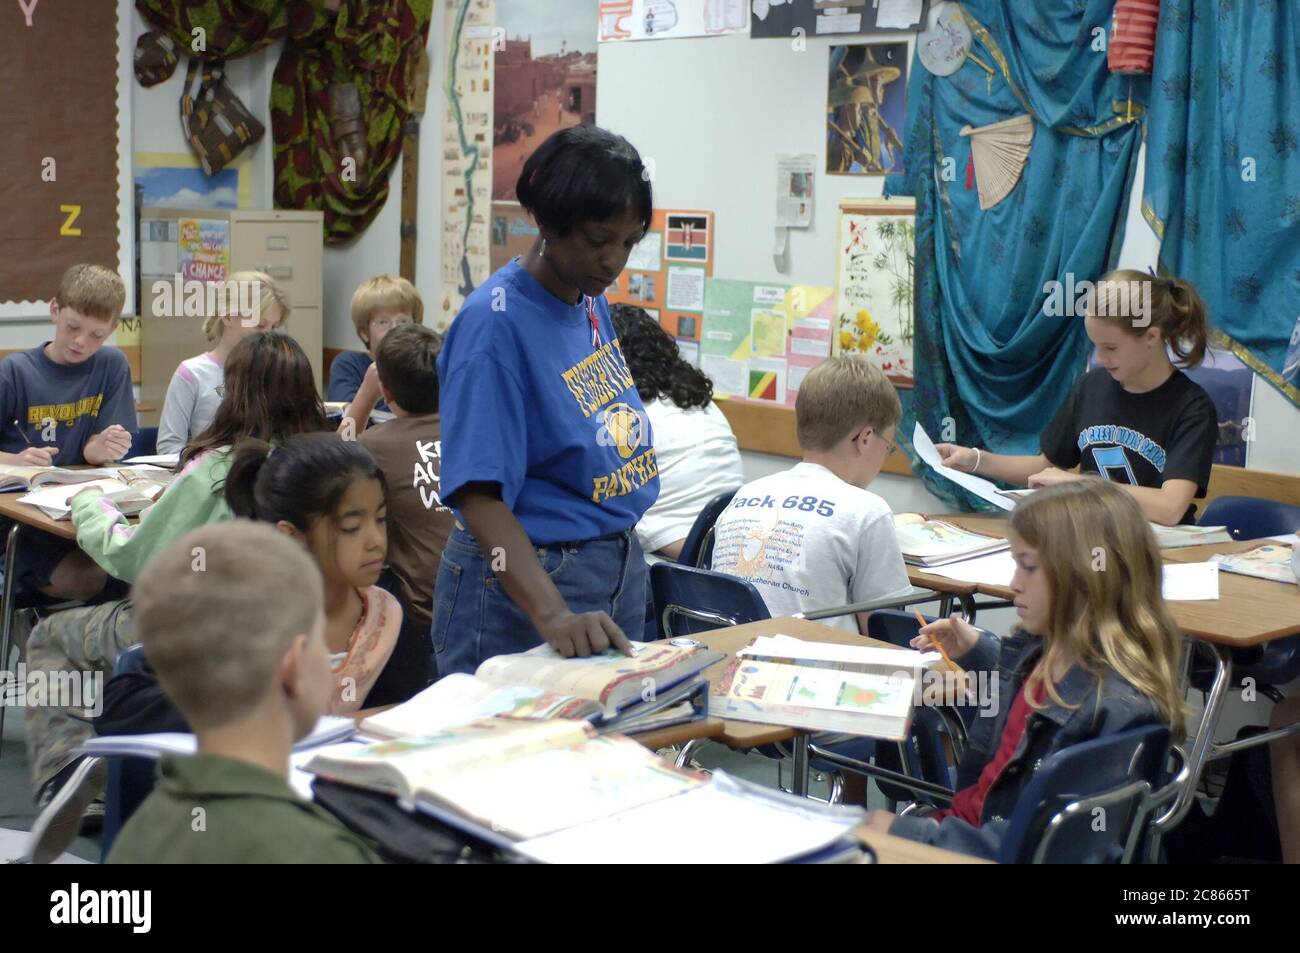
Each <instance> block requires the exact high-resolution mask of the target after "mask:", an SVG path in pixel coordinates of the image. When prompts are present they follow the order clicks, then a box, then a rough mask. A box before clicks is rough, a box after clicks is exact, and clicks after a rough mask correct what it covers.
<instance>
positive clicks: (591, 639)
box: [537, 609, 632, 658]
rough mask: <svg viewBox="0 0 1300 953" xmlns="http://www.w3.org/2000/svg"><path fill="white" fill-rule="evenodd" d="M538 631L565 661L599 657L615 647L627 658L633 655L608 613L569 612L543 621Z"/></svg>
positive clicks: (630, 644)
mask: <svg viewBox="0 0 1300 953" xmlns="http://www.w3.org/2000/svg"><path fill="white" fill-rule="evenodd" d="M537 631H538V632H540V633H541V635H542V638H544V639H545V640H546V643H547V644H548V645H550V646H551V648H553V649H555V651H557V652H559V653H560V654H561V655H563V656H564V657H565V658H573V657H574V656H578V657H579V658H586V657H587V656H589V655H599V654H600V653H601V652H604V651H605V650H606V649H608V648H609V647H610V646H611V645H612V646H613V647H614V648H616V649H618V650H619V651H620V652H622V653H623V654H624V655H631V654H632V643H631V642H629V641H628V638H627V636H626V635H624V634H623V630H622V629H620V628H619V627H618V625H617V624H616V623H615V622H614V620H613V619H611V618H610V617H609V615H608V614H607V613H604V612H570V611H569V610H568V609H565V610H564V611H563V612H561V613H558V614H556V615H554V616H551V617H550V618H548V619H545V620H543V621H542V622H541V623H540V624H538V626H537Z"/></svg>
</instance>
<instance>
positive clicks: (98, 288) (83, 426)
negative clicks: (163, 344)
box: [0, 265, 136, 599]
mask: <svg viewBox="0 0 1300 953" xmlns="http://www.w3.org/2000/svg"><path fill="white" fill-rule="evenodd" d="M125 301H126V289H125V287H124V286H123V285H122V279H121V278H119V277H118V275H117V272H115V271H113V270H111V269H109V268H105V267H103V266H101V265H73V266H72V267H71V268H69V269H68V270H67V271H66V272H64V274H63V278H62V280H61V281H60V282H59V290H58V294H57V295H56V296H55V297H54V299H53V300H52V301H51V302H50V318H51V320H52V321H53V322H54V339H53V340H51V341H47V342H45V343H44V344H41V345H39V346H37V347H34V348H31V349H30V350H27V351H19V352H17V353H15V354H10V355H9V356H8V357H6V358H5V359H4V360H3V361H0V464H9V465H17V466H39V467H47V466H72V465H75V464H79V463H89V464H92V465H94V466H102V465H104V464H107V463H112V462H114V461H116V460H120V459H121V458H122V457H123V456H125V455H126V452H127V451H128V450H129V449H130V448H131V440H132V437H133V434H134V432H135V430H136V416H135V394H134V391H133V390H132V386H131V368H130V365H129V364H128V363H127V360H126V357H125V355H123V354H122V352H121V351H119V350H118V349H117V348H106V347H104V342H105V341H107V340H108V338H109V336H110V335H112V333H113V332H114V331H115V330H117V321H118V318H119V317H120V316H121V313H122V307H123V305H124V303H125ZM9 525H11V524H9V523H8V522H7V521H6V522H5V523H4V525H0V531H3V532H7V531H8V526H9ZM106 580H107V576H106V575H105V574H104V572H103V570H101V569H99V567H97V566H95V564H94V563H93V562H91V561H90V559H89V557H87V556H85V555H84V554H83V553H81V552H80V550H78V549H77V547H76V544H75V543H72V542H70V541H65V540H56V539H54V538H53V537H43V538H42V539H41V541H40V544H39V545H31V546H28V547H25V548H24V554H23V560H22V566H21V568H20V578H19V580H18V584H19V586H20V588H21V589H22V590H24V591H26V592H32V591H39V592H41V593H43V594H45V595H47V596H50V597H52V598H57V599H90V598H92V597H94V596H95V595H96V594H98V593H99V592H100V591H101V590H102V589H103V588H104V584H105V581H106Z"/></svg>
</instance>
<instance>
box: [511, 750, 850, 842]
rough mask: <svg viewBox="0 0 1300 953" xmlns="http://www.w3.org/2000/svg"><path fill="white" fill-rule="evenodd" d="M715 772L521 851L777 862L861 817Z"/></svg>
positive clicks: (830, 837) (839, 834)
mask: <svg viewBox="0 0 1300 953" xmlns="http://www.w3.org/2000/svg"><path fill="white" fill-rule="evenodd" d="M718 774H719V775H721V772H719V773H718ZM715 778H716V781H715V783H713V784H708V785H705V786H703V787H700V788H696V789H694V790H692V791H688V792H686V793H684V794H679V795H677V796H675V797H670V798H665V799H664V800H661V801H655V802H653V803H651V804H645V805H642V806H641V807H636V808H633V809H631V810H628V811H623V812H621V813H618V814H615V815H613V816H611V817H606V818H604V819H602V820H598V821H593V822H592V823H589V824H582V825H579V826H577V827H573V828H570V829H568V830H564V831H559V832H557V833H554V834H548V835H546V836H543V837H537V838H534V839H532V840H529V841H524V842H523V843H521V844H520V845H519V851H520V852H521V853H523V854H526V855H528V856H530V857H534V858H536V859H538V860H542V861H546V862H548V863H553V864H559V863H592V862H597V863H606V864H710V863H725V864H765V863H778V862H780V861H782V860H788V859H790V858H793V857H800V856H802V855H805V854H809V853H811V852H813V851H816V850H817V849H819V848H821V847H825V846H826V845H828V844H831V843H833V842H834V841H836V840H837V839H838V838H840V837H842V836H843V835H845V834H847V833H848V831H849V830H851V829H852V828H853V826H854V825H855V824H856V823H857V820H856V819H855V818H854V817H852V816H851V815H849V816H841V817H834V816H826V815H824V814H821V813H820V812H817V811H815V810H813V809H808V810H800V809H799V807H798V806H797V805H793V806H792V805H791V804H790V803H789V802H787V801H779V800H776V799H775V798H774V799H772V800H770V801H769V800H767V799H759V798H755V797H747V796H744V795H742V794H740V793H736V792H732V791H728V790H726V784H725V780H726V779H725V776H724V777H717V776H715ZM717 781H723V782H724V783H722V784H719V783H717ZM666 832H671V836H665V833H666Z"/></svg>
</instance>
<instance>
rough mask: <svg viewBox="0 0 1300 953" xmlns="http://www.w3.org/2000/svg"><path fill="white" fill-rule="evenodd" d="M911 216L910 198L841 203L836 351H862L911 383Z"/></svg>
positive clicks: (900, 380)
mask: <svg viewBox="0 0 1300 953" xmlns="http://www.w3.org/2000/svg"><path fill="white" fill-rule="evenodd" d="M915 216H916V205H915V203H914V202H913V201H912V200H911V199H869V200H857V201H855V200H850V201H846V202H843V203H841V204H840V228H839V246H838V248H837V250H836V253H837V255H838V258H839V265H838V280H837V289H836V301H835V328H836V334H835V350H836V353H857V354H866V355H867V356H868V357H869V358H870V359H871V361H872V363H874V364H875V365H876V366H877V367H879V368H880V369H881V370H882V371H884V372H885V373H886V374H888V375H889V378H890V380H892V381H894V383H896V384H899V383H902V384H911V383H912V335H913V322H912V281H913V252H914V249H915V247H916V225H915Z"/></svg>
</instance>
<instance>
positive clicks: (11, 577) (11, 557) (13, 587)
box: [0, 523, 23, 755]
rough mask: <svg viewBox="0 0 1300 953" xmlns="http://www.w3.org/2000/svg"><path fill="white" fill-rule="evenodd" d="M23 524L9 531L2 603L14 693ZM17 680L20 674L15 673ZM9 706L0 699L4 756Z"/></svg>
mask: <svg viewBox="0 0 1300 953" xmlns="http://www.w3.org/2000/svg"><path fill="white" fill-rule="evenodd" d="M22 525H23V524H22V523H14V525H13V527H12V528H11V529H10V530H9V539H8V540H7V541H6V543H5V582H4V597H3V603H0V616H3V618H2V619H0V629H2V630H3V631H2V632H0V670H3V671H4V672H5V673H6V676H5V677H6V681H5V691H12V690H13V688H14V683H13V682H10V681H8V679H7V675H8V672H9V653H10V651H11V650H12V649H13V630H14V611H15V610H14V600H15V596H16V594H17V592H18V570H17V567H18V533H19V531H20V530H21V529H22ZM13 677H14V678H15V679H16V678H17V677H18V673H17V672H15V673H13ZM8 710H9V706H8V705H7V704H4V703H3V699H0V755H3V754H4V737H5V712H6V711H8Z"/></svg>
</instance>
